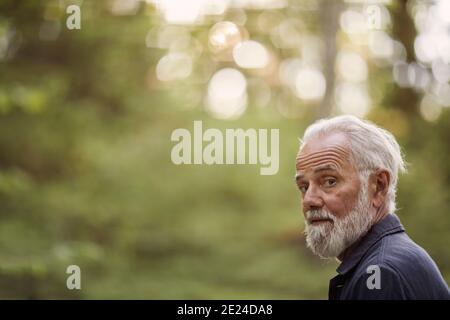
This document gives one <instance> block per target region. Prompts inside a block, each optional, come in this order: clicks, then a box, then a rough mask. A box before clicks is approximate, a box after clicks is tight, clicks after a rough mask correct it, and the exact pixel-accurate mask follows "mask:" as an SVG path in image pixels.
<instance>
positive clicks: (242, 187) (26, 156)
mask: <svg viewBox="0 0 450 320" xmlns="http://www.w3.org/2000/svg"><path fill="white" fill-rule="evenodd" d="M68 3H70V2H69V1H66V2H64V1H62V2H60V1H15V0H3V1H1V2H0V40H1V41H3V43H4V42H5V41H8V45H7V46H5V45H3V44H2V43H0V53H1V57H2V58H1V60H0V219H1V223H0V261H1V262H0V298H256V299H257V298H288V299H290V298H293V299H304V298H313V299H314V298H322V299H323V298H326V294H327V289H328V280H329V278H330V277H332V276H333V275H334V269H335V268H336V266H337V264H336V263H335V262H326V261H321V260H319V259H318V258H316V257H314V256H313V255H312V254H311V253H310V252H309V251H308V250H307V249H306V248H305V245H304V240H303V237H302V234H301V231H302V229H303V218H302V216H301V214H300V196H299V194H298V192H297V190H296V188H295V185H294V183H293V174H294V158H295V154H296V151H297V147H298V137H300V136H301V134H302V132H303V130H304V128H305V127H306V126H307V125H308V124H309V123H311V121H312V120H313V119H314V117H315V115H316V113H315V111H314V108H310V107H309V106H305V107H304V109H305V110H306V111H304V112H301V113H299V114H298V115H297V116H295V117H290V118H285V117H284V116H283V115H281V114H280V113H279V112H278V111H277V109H276V107H275V106H274V104H273V103H270V104H269V105H268V106H267V107H265V108H259V107H258V106H256V105H254V104H252V103H251V104H250V105H249V107H248V109H247V111H246V113H245V114H244V115H243V116H242V117H241V118H239V119H238V120H234V121H223V120H216V119H213V118H211V117H210V116H209V115H208V114H207V113H205V112H204V111H203V108H202V107H201V102H200V103H197V104H196V103H194V106H190V107H186V105H187V103H186V97H188V96H189V94H192V93H197V94H199V93H200V94H202V93H201V90H203V88H201V87H200V86H199V87H198V88H197V89H194V90H193V89H192V87H190V86H189V85H192V83H189V79H188V80H187V81H185V82H177V83H175V84H173V85H172V86H167V85H161V84H160V83H159V82H158V80H157V79H156V77H155V66H156V64H157V63H158V60H159V59H160V58H161V56H162V55H163V50H161V49H149V48H147V47H146V46H145V38H146V35H147V32H148V30H149V28H151V27H153V26H155V25H158V23H161V22H160V20H159V19H158V18H157V15H156V12H155V9H154V8H152V7H151V6H146V5H144V3H142V4H141V5H140V6H139V10H138V11H137V13H136V14H134V15H126V16H118V15H113V14H111V12H110V11H109V10H108V5H107V4H108V3H109V2H107V1H84V2H83V3H82V29H81V30H67V28H65V19H66V16H67V15H66V14H65V5H66V4H68ZM319 10H320V9H319ZM390 10H391V11H392V14H393V17H394V26H395V28H397V29H398V31H396V29H395V28H394V33H395V32H398V34H399V37H401V36H400V34H401V33H402V28H406V26H404V25H403V24H396V23H397V20H395V19H397V18H395V17H396V15H402V12H401V10H403V9H402V7H401V6H396V5H394V6H392V7H391V8H390ZM407 18H408V17H403V18H402V19H407ZM398 19H399V21H401V19H400V18H398ZM311 23H312V25H313V26H316V27H319V25H318V22H317V21H314V20H313V21H312V22H311ZM198 32H199V33H201V32H202V27H199V30H198ZM410 32H414V30H412V31H411V30H410ZM408 37H409V38H408ZM5 39H7V40H5ZM402 41H404V42H405V47H408V46H412V43H411V41H414V33H413V34H412V35H411V34H410V35H409V36H408V35H407V36H406V37H405V38H404V39H403V38H402ZM199 64H201V59H200V61H199ZM389 76H390V71H389V70H386V68H384V69H383V68H373V69H371V70H370V77H371V88H370V89H371V90H372V91H375V92H378V94H379V95H380V96H381V97H382V99H380V101H379V102H378V105H377V107H376V108H374V109H372V111H371V112H370V113H369V114H368V116H367V117H368V118H369V119H371V120H373V121H375V122H376V123H378V124H380V125H382V126H384V127H386V128H387V129H389V130H391V131H392V132H393V133H394V134H395V135H396V136H397V138H398V139H399V142H400V143H401V145H402V146H403V148H404V151H405V154H406V157H407V160H408V162H409V174H408V175H405V176H403V177H401V178H400V185H399V196H398V199H399V205H398V207H399V208H400V209H399V216H400V218H401V219H402V222H403V223H404V225H405V227H406V229H407V230H408V232H409V234H410V236H411V237H412V238H413V239H414V240H415V241H416V242H417V243H419V244H420V245H422V246H423V247H424V248H425V249H427V250H428V251H429V253H430V254H431V255H432V256H433V258H434V259H435V260H436V262H437V263H438V265H439V267H440V268H441V270H442V272H443V273H444V276H445V278H446V279H447V281H449V280H450V252H449V250H448V248H447V244H448V242H449V241H450V233H449V230H450V219H449V218H448V217H447V213H448V212H450V201H449V200H450V161H449V160H450V159H449V154H450V144H449V142H448V141H449V137H450V121H449V120H450V114H449V112H448V111H444V112H443V113H442V115H441V116H440V118H439V119H438V120H437V121H436V122H433V123H429V122H426V121H425V120H423V119H422V118H421V117H420V115H419V113H418V111H417V110H418V103H417V99H418V97H417V94H416V93H413V92H412V91H411V90H409V89H400V88H398V87H397V86H395V85H394V84H393V83H392V82H391V81H390V80H389ZM194 85H195V84H194ZM285 102H286V103H291V105H289V107H290V108H291V107H292V108H295V107H298V108H302V106H301V103H300V102H296V101H295V100H287V101H285ZM193 120H203V122H204V126H205V127H216V128H219V129H224V128H231V127H235V128H237V127H241V128H280V135H281V136H280V139H281V143H280V171H279V173H278V174H277V175H275V176H260V175H259V174H258V173H259V171H258V168H256V167H255V166H250V165H242V166H175V165H173V164H172V162H171V161H170V150H171V147H172V143H171V142H170V135H171V132H172V131H173V130H174V129H175V128H180V127H185V128H188V129H190V128H191V127H192V121H193ZM71 264H76V265H79V266H80V267H81V270H82V290H80V291H76V290H75V291H70V290H68V289H67V288H66V278H67V274H66V273H65V271H66V268H67V266H68V265H71Z"/></svg>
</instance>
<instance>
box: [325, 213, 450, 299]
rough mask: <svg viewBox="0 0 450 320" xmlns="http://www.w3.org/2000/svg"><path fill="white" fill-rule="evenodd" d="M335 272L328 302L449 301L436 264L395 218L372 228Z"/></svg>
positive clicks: (394, 216)
mask: <svg viewBox="0 0 450 320" xmlns="http://www.w3.org/2000/svg"><path fill="white" fill-rule="evenodd" d="M336 271H337V272H338V275H337V276H336V277H334V278H333V279H331V281H330V288H329V293H328V295H329V299H330V300H347V299H352V300H372V299H402V300H404V299H447V300H448V299H450V291H449V288H448V286H447V284H446V283H445V280H444V279H443V277H442V275H441V273H440V272H439V269H438V268H437V266H436V264H435V263H434V261H433V260H432V259H431V257H430V256H429V255H428V253H427V252H426V251H425V250H424V249H422V248H421V247H420V246H418V245H417V244H416V243H414V242H413V241H412V240H411V239H410V238H409V237H408V235H407V234H406V233H405V229H404V228H403V226H402V224H401V223H400V220H399V219H398V217H397V216H396V215H395V214H389V215H387V216H386V217H385V218H383V219H382V220H381V221H380V222H378V223H377V224H375V225H374V226H373V227H372V228H371V229H370V230H369V232H368V233H367V234H366V235H365V236H364V237H363V238H362V239H361V241H360V242H359V243H358V244H357V245H356V247H355V248H354V249H353V250H352V251H351V253H350V255H349V256H347V257H345V259H344V261H343V262H342V263H341V265H340V266H339V267H338V268H337V270H336Z"/></svg>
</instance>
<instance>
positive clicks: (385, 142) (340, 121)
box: [300, 115, 406, 213]
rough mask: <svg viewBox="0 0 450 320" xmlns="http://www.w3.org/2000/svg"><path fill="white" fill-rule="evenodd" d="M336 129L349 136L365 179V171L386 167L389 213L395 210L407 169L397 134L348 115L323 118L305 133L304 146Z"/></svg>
mask: <svg viewBox="0 0 450 320" xmlns="http://www.w3.org/2000/svg"><path fill="white" fill-rule="evenodd" d="M334 132H340V133H343V134H345V135H346V136H347V137H348V138H349V140H350V157H351V159H350V161H352V162H353V165H354V166H355V167H356V169H357V170H358V171H359V174H360V179H363V177H364V172H365V171H369V172H374V171H375V170H378V169H385V170H387V171H388V172H389V174H390V185H389V189H388V192H387V197H386V201H387V206H388V210H389V213H394V212H395V210H396V204H395V195H396V191H397V180H398V173H399V171H400V172H405V171H406V164H405V161H404V159H403V155H402V152H401V150H400V146H399V145H398V143H397V141H396V140H395V138H394V136H393V135H392V134H391V133H390V132H388V131H386V130H385V129H382V128H380V127H378V126H377V125H375V124H374V123H372V122H370V121H367V120H361V119H359V118H357V117H355V116H350V115H344V116H338V117H334V118H329V119H321V120H318V121H316V122H314V123H313V124H312V125H310V126H309V127H308V128H307V129H306V131H305V133H304V135H303V139H302V140H301V146H300V149H302V148H303V146H304V145H305V144H306V143H307V142H308V141H309V140H310V139H311V138H312V137H314V136H318V135H319V136H324V135H328V134H330V133H334Z"/></svg>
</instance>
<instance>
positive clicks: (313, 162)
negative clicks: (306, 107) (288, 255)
mask: <svg viewBox="0 0 450 320" xmlns="http://www.w3.org/2000/svg"><path fill="white" fill-rule="evenodd" d="M296 170H297V174H296V181H297V185H298V187H299V189H300V191H301V194H302V199H303V214H304V215H305V222H306V229H305V232H306V236H307V239H306V240H307V244H308V246H309V247H310V248H311V249H312V250H313V252H314V253H316V254H318V255H320V256H322V257H336V256H338V255H339V254H341V253H342V252H343V251H344V250H345V249H346V248H347V247H348V246H349V245H351V244H352V243H353V242H354V241H356V240H357V239H358V238H359V237H360V236H361V235H362V234H363V233H365V232H366V231H367V229H368V228H369V227H370V223H371V217H370V215H369V211H370V206H369V202H368V197H367V183H366V182H365V181H360V176H359V174H358V171H357V170H356V168H354V166H353V164H352V163H351V162H350V143H349V140H348V138H347V137H346V136H345V135H344V134H342V133H333V134H329V135H326V136H317V137H313V138H312V139H311V140H310V141H309V142H308V143H307V144H306V145H305V146H304V147H303V148H302V150H301V151H300V152H299V154H298V155H297V162H296ZM361 182H362V183H361Z"/></svg>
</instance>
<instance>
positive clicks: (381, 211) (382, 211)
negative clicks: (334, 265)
mask: <svg viewBox="0 0 450 320" xmlns="http://www.w3.org/2000/svg"><path fill="white" fill-rule="evenodd" d="M388 214H389V211H388V210H387V208H386V207H385V206H383V207H380V209H379V210H377V211H376V213H375V215H374V217H373V220H372V224H371V226H370V228H369V229H368V230H370V229H371V228H372V227H373V226H374V225H376V224H377V223H378V222H380V221H381V220H383V219H384V218H385V217H386V216H387V215H388ZM365 235H366V234H363V235H362V236H361V237H360V238H359V239H358V240H356V241H355V242H354V243H352V244H351V245H350V246H349V247H347V249H345V250H344V251H343V252H342V253H341V254H340V255H338V256H337V257H336V258H337V259H338V260H339V261H340V262H342V261H344V259H345V258H346V257H348V256H349V255H350V253H352V251H353V250H354V249H355V248H356V247H357V246H358V244H359V242H360V241H361V239H362V238H363V237H364V236H365Z"/></svg>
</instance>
